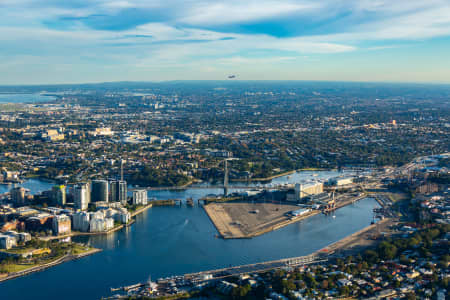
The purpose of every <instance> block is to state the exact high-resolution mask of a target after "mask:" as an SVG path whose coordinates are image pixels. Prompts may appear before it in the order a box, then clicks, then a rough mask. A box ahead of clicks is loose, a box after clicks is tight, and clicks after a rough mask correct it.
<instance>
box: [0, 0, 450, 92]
mask: <svg viewBox="0 0 450 300" xmlns="http://www.w3.org/2000/svg"><path fill="white" fill-rule="evenodd" d="M229 75H236V79H238V80H330V81H384V82H431V83H450V0H296V1H294V0H246V1H242V0H239V1H237V0H228V1H220V0H217V1H210V0H64V1H62V0H37V1H36V0H0V85H8V84H44V83H45V84H47V83H48V84H58V83H89V82H109V81H165V80H197V79H198V80H207V79H211V80H226V79H227V78H228V76H229Z"/></svg>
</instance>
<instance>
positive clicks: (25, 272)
mask: <svg viewBox="0 0 450 300" xmlns="http://www.w3.org/2000/svg"><path fill="white" fill-rule="evenodd" d="M102 251H103V250H102V249H97V248H94V249H91V250H89V251H87V252H85V253H81V254H77V255H68V254H66V255H64V256H62V257H60V258H58V259H56V260H54V261H51V262H48V263H45V264H42V265H38V266H35V267H31V268H29V269H25V270H23V271H19V272H14V273H9V274H8V275H6V276H5V277H0V283H1V282H4V281H7V280H11V279H14V278H18V277H23V276H26V275H29V274H32V273H36V272H41V271H44V270H46V269H49V268H51V267H54V266H57V265H59V264H62V263H65V262H69V261H72V260H77V259H81V258H83V257H85V256H89V255H93V254H95V253H99V252H102Z"/></svg>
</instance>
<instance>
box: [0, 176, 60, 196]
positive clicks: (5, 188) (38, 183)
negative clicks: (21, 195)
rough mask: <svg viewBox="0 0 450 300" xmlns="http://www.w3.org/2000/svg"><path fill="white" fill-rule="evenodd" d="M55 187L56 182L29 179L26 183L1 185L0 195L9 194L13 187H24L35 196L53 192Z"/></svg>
mask: <svg viewBox="0 0 450 300" xmlns="http://www.w3.org/2000/svg"><path fill="white" fill-rule="evenodd" d="M54 185H55V183H54V182H51V181H44V180H39V179H29V180H27V181H25V182H24V183H16V184H0V194H3V193H6V192H9V191H10V190H11V189H12V188H13V187H17V186H22V187H24V188H26V189H28V190H30V194H32V195H35V194H39V193H41V192H43V191H48V190H51V189H52V187H53V186H54Z"/></svg>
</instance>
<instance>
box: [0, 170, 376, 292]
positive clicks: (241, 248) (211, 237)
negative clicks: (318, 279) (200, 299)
mask: <svg viewBox="0 0 450 300" xmlns="http://www.w3.org/2000/svg"><path fill="white" fill-rule="evenodd" d="M303 175H305V176H310V175H306V174H302V176H301V177H303ZM330 175H335V174H331V173H330ZM320 176H325V173H322V174H321V175H320ZM279 180H281V181H282V178H281V179H279ZM50 186H51V185H50ZM219 192H220V190H219V189H217V190H211V189H208V190H200V189H187V190H184V191H153V192H150V195H149V196H150V197H155V198H157V199H167V198H178V199H186V198H188V197H193V198H194V199H198V198H199V197H201V196H204V195H206V194H210V193H219ZM374 206H377V203H376V202H375V201H374V200H373V199H365V200H362V201H360V202H357V203H355V204H352V205H349V206H346V207H344V208H341V209H339V210H337V211H336V212H335V216H336V217H335V218H333V217H331V216H325V215H317V216H314V217H311V218H308V219H306V220H304V221H301V222H299V223H295V224H291V225H289V226H287V227H284V228H282V229H280V230H277V231H274V232H270V233H267V234H264V235H262V236H259V237H256V238H253V239H242V240H223V239H219V238H216V237H215V236H216V233H217V232H216V230H215V228H214V226H213V225H212V223H211V222H210V220H209V218H208V217H207V215H206V213H205V212H204V210H203V209H202V208H201V207H198V206H197V204H196V205H195V206H194V207H188V206H186V205H185V204H183V205H182V206H175V207H154V208H151V209H149V210H147V211H146V212H144V213H143V214H141V215H138V216H137V218H136V222H135V223H134V224H133V225H132V226H130V227H128V228H124V229H123V230H120V231H118V232H115V233H113V234H110V235H104V236H92V237H78V238H77V241H82V242H88V243H90V244H91V245H92V246H94V247H98V248H101V249H103V250H104V251H103V252H100V253H98V254H95V255H93V256H89V257H86V258H83V259H81V260H77V261H71V262H68V263H64V264H61V265H58V266H56V267H54V268H51V269H48V270H46V271H44V272H39V273H34V274H31V275H29V276H26V277H22V278H17V279H14V280H11V281H6V282H3V283H0V295H1V299H53V298H56V299H100V298H101V297H102V296H107V295H109V294H110V291H109V289H110V288H111V287H118V286H123V285H127V284H133V283H136V282H142V281H145V280H147V279H148V278H149V276H151V277H152V278H154V279H156V278H159V277H165V276H171V275H179V274H184V273H189V272H196V271H202V270H209V269H216V268H221V267H227V266H230V265H241V264H249V263H255V262H260V261H267V260H275V259H281V258H287V257H293V256H301V255H306V254H309V253H311V252H313V251H316V250H319V249H321V248H323V247H325V246H327V245H329V244H331V243H333V242H336V241H338V240H339V239H341V238H343V237H345V236H347V235H349V234H351V233H353V232H356V231H358V230H360V229H362V228H364V227H366V226H368V225H369V224H370V221H371V219H372V209H373V207H374ZM24 287H26V288H24Z"/></svg>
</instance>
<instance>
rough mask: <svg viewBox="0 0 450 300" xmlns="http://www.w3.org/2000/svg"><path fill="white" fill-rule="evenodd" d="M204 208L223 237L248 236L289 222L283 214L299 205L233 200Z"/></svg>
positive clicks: (211, 204)
mask: <svg viewBox="0 0 450 300" xmlns="http://www.w3.org/2000/svg"><path fill="white" fill-rule="evenodd" d="M204 209H205V211H206V213H207V214H208V216H209V217H210V219H211V221H212V222H213V223H214V225H215V226H216V228H217V230H218V231H219V233H220V235H221V236H222V237H223V238H250V237H253V236H256V235H260V234H262V233H265V232H268V231H271V230H274V229H277V228H279V227H281V226H283V225H282V224H284V223H289V222H291V220H290V218H289V217H287V216H286V215H285V214H286V213H287V212H290V211H293V210H297V209H299V207H298V206H296V205H289V204H273V203H236V202H235V203H210V204H208V205H205V206H204ZM297 221H298V220H297ZM280 225H281V226H280ZM285 225H287V224H285Z"/></svg>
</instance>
